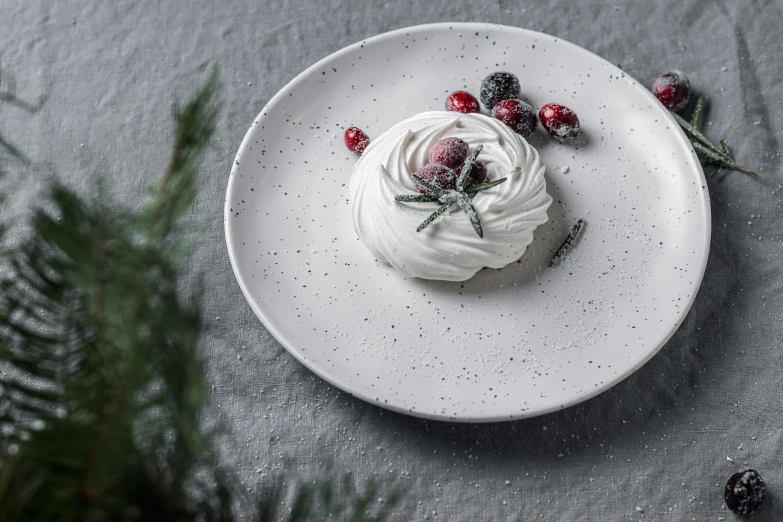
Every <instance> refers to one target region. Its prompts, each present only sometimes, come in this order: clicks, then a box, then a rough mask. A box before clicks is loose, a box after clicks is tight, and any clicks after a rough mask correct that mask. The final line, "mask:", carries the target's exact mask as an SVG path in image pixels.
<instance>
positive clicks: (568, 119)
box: [538, 103, 579, 143]
mask: <svg viewBox="0 0 783 522" xmlns="http://www.w3.org/2000/svg"><path fill="white" fill-rule="evenodd" d="M538 119H539V120H541V126H542V127H544V128H545V129H546V131H547V132H548V133H549V134H551V135H552V137H553V138H554V139H556V140H557V141H560V142H563V143H567V142H569V141H572V140H573V139H574V138H576V135H577V134H579V118H577V117H576V113H575V112H574V111H572V110H571V109H569V108H568V107H565V106H563V105H558V104H556V103H547V104H546V105H544V106H543V107H541V108H540V109H539V110H538Z"/></svg>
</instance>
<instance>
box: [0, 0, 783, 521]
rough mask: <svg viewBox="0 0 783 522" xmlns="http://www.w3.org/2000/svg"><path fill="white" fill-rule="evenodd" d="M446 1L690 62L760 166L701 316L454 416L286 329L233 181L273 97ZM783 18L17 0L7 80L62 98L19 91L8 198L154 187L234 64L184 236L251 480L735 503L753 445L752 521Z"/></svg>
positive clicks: (536, 509) (774, 412) (782, 435)
mask: <svg viewBox="0 0 783 522" xmlns="http://www.w3.org/2000/svg"><path fill="white" fill-rule="evenodd" d="M442 21H479V22H494V23H502V24H507V25H515V26H519V27H524V28H529V29H533V30H537V31H542V32H546V33H549V34H552V35H556V36H559V37H562V38H564V39H566V40H570V41H571V42H574V43H576V44H578V45H581V46H582V47H585V48H587V49H589V50H591V51H593V52H594V53H596V54H598V55H600V56H602V57H604V58H606V59H607V60H609V61H611V62H613V63H615V64H618V65H619V66H620V67H622V68H623V69H624V70H625V71H627V72H628V73H629V74H630V75H632V76H633V77H635V78H637V79H638V80H640V81H641V82H642V83H643V84H645V85H651V84H652V81H653V80H654V78H655V77H656V76H657V75H658V74H660V73H661V72H663V71H665V70H667V69H671V68H677V69H680V70H683V71H685V72H686V74H687V75H688V76H689V78H690V80H691V82H692V85H693V87H694V89H695V91H704V92H705V93H706V94H707V95H708V97H709V99H710V102H711V103H710V106H709V109H708V112H707V113H706V125H705V127H704V128H705V132H706V134H707V135H708V136H710V137H711V138H714V139H715V140H716V141H717V139H718V138H721V137H722V138H725V139H726V140H727V142H728V144H729V147H730V148H731V150H732V152H733V154H734V155H735V157H736V158H737V159H738V160H739V161H740V162H741V163H743V164H745V165H748V166H751V167H756V168H758V169H759V170H760V171H761V174H762V175H761V177H760V178H758V179H756V178H753V177H751V176H748V175H746V174H743V173H739V172H726V171H722V172H720V173H719V174H718V175H716V176H715V177H712V178H710V179H708V184H709V190H710V195H711V200H712V219H713V232H712V247H711V252H710V258H709V263H708V266H707V271H706V275H705V277H704V282H703V284H702V287H701V290H700V292H699V295H698V297H697V299H696V302H695V304H694V305H693V308H692V310H691V312H690V314H689V315H688V317H687V319H686V320H685V322H684V324H683V325H682V327H681V328H680V329H679V331H678V332H677V333H676V334H675V335H674V337H673V338H672V339H671V340H670V341H669V343H668V344H667V345H666V346H665V347H664V348H663V350H662V351H661V352H660V353H659V354H658V355H657V356H656V357H655V358H654V359H653V360H652V361H651V362H649V363H648V364H647V365H645V366H644V367H643V368H641V369H640V370H639V371H638V372H637V373H636V374H634V375H632V376H631V377H630V378H628V379H627V380H625V381H624V382H622V383H621V384H619V385H617V386H615V387H614V388H613V389H611V390H609V391H607V392H606V393H603V394H602V395H600V396H598V397H596V398H594V399H592V400H589V401H587V402H585V403H583V404H581V405H578V406H575V407H572V408H568V409H566V410H564V411H561V412H557V413H553V414H550V415H546V416H543V417H538V418H534V419H529V420H524V421H518V422H510V423H500V424H489V425H458V424H447V423H439V422H430V421H424V420H420V419H415V418H410V417H406V416H404V415H399V414H396V413H391V412H388V411H384V410H381V409H379V408H377V407H375V406H371V405H369V404H365V403H363V402H362V401H360V400H358V399H355V398H353V397H351V396H350V395H348V394H346V393H344V392H342V391H340V390H338V389H336V388H334V387H332V386H331V385H329V384H327V383H325V382H324V381H322V380H321V379H319V378H317V377H315V376H314V375H313V374H312V373H311V372H310V371H308V370H307V369H305V368H304V367H303V366H302V365H300V364H299V363H298V362H296V360H295V359H294V358H293V357H291V356H290V355H289V354H288V353H287V352H286V351H285V350H284V349H283V348H282V347H281V346H280V345H279V344H278V343H277V342H276V341H275V340H274V339H273V338H272V336H271V335H270V334H269V333H268V332H267V331H266V330H265V329H264V327H263V326H262V325H261V323H260V322H259V321H258V320H257V319H256V318H255V316H254V315H253V313H252V312H251V310H250V307H249V306H248V305H247V304H246V302H245V300H244V298H243V297H242V294H241V292H240V290H239V287H238V285H237V284H236V281H235V279H234V276H233V274H232V271H231V268H230V266H229V262H228V255H227V252H226V247H225V241H224V235H223V219H222V209H223V200H224V194H225V189H226V183H227V180H228V174H229V170H230V166H231V162H232V160H233V157H234V155H235V153H236V150H237V148H238V147H239V144H240V142H241V140H242V137H243V136H244V133H245V131H246V130H247V128H248V126H249V125H250V123H251V122H252V120H253V118H254V117H255V116H256V115H257V114H258V113H259V111H260V110H261V108H262V107H263V105H264V104H265V103H266V102H267V101H268V100H269V99H270V98H271V97H272V96H273V95H274V94H275V93H276V92H277V91H278V89H280V88H281V87H282V86H283V85H285V84H286V83H287V82H288V81H289V80H291V79H292V78H293V77H294V76H295V75H296V74H297V73H299V72H300V71H302V70H303V69H305V68H306V67H307V66H309V65H310V64H312V63H314V62H315V61H317V60H319V59H321V58H323V57H324V56H326V55H328V54H330V53H332V52H334V51H337V50H339V49H341V48H342V47H344V46H346V45H348V44H351V43H353V42H355V41H358V40H361V39H363V38H366V37H369V36H372V35H375V34H378V33H381V32H385V31H388V30H392V29H396V28H400V27H405V26H409V25H416V24H421V23H427V22H442ZM781 21H783V2H780V1H779V0H778V1H747V2H711V1H706V0H699V1H682V0H662V1H660V2H649V1H636V2H622V1H619V0H615V1H613V2H609V1H603V0H593V1H590V2H572V1H570V0H558V1H550V2H533V1H528V0H525V1H521V0H516V1H510V0H493V1H488V0H427V1H416V2H391V1H389V2H386V3H384V2H383V1H376V0H365V1H364V2H339V1H337V0H319V1H316V0H310V1H307V0H255V1H251V0H245V1H231V2H228V1H225V2H213V1H210V0H193V1H189V2H181V1H175V0H169V1H165V2H164V1H161V2H150V1H110V2H105V1H98V0H71V1H68V2H50V1H46V0H28V1H24V2H13V1H10V2H3V3H2V4H0V67H2V72H3V77H2V79H0V82H3V83H4V85H6V84H7V82H8V81H9V80H10V76H9V75H13V77H14V79H15V82H16V91H17V93H18V94H19V95H20V96H23V97H25V98H27V99H33V100H34V99H35V98H36V97H37V96H39V95H46V96H47V101H46V103H45V104H44V106H43V108H42V109H41V110H40V111H39V112H37V113H34V114H28V113H26V112H24V111H22V110H19V109H18V108H15V107H12V106H9V105H0V134H2V135H3V136H6V137H8V138H10V139H12V140H13V141H14V142H15V143H16V144H17V145H18V146H19V147H20V148H21V149H22V150H24V151H26V152H27V154H28V155H29V156H30V157H31V158H32V159H33V160H34V164H33V166H32V167H31V168H30V169H28V170H27V171H25V173H24V174H23V176H24V177H22V178H21V179H6V180H5V182H4V184H5V187H4V188H5V190H6V191H9V192H10V195H11V197H10V200H9V203H8V204H7V205H5V206H4V207H3V209H2V213H3V215H2V219H3V220H8V219H12V218H19V219H22V218H23V217H24V216H25V213H26V212H27V210H28V209H30V208H31V207H32V206H34V205H35V204H36V203H37V201H39V199H40V189H41V187H42V186H44V185H45V182H46V180H47V179H48V178H50V177H52V176H54V177H56V178H58V179H61V180H63V181H64V182H66V183H68V184H71V185H73V186H76V187H78V188H79V189H80V190H82V191H83V192H85V193H90V192H94V185H93V181H92V180H93V178H94V175H95V174H96V173H101V174H104V175H105V177H106V179H107V181H108V183H107V185H108V187H109V188H110V192H111V193H112V194H113V195H114V197H115V201H116V204H118V205H120V204H121V205H129V206H139V205H141V204H142V202H143V200H144V198H145V196H146V195H147V194H148V186H149V184H150V181H151V180H152V179H153V178H154V176H155V174H156V173H159V172H160V171H161V170H162V169H163V168H164V166H165V164H166V161H167V157H168V153H169V151H170V148H171V146H172V136H173V125H172V121H171V104H172V101H173V100H175V99H180V100H182V99H184V98H185V97H186V95H187V94H188V93H190V92H192V91H193V90H194V89H195V88H196V86H198V85H199V84H200V82H201V81H202V79H203V78H204V73H205V71H206V70H207V69H208V67H209V66H210V65H211V64H215V63H216V64H218V65H219V66H220V70H221V78H222V83H223V88H222V91H221V100H222V111H221V115H220V121H219V126H218V132H217V134H216V137H215V139H214V141H213V143H212V145H211V147H210V149H209V152H208V153H207V155H206V158H205V161H204V164H203V170H202V176H201V187H200V195H199V198H198V201H197V203H196V204H195V205H194V207H193V210H192V220H193V223H194V226H193V227H192V231H191V232H190V234H189V237H185V238H184V239H185V240H186V241H190V242H191V243H192V245H193V249H194V252H193V258H192V267H191V268H192V273H193V274H194V276H195V275H196V274H198V273H201V274H203V275H204V276H205V277H204V282H205V284H206V288H205V299H204V304H205V310H206V312H205V313H206V319H207V322H208V329H207V331H206V333H205V335H204V337H203V353H204V356H205V357H206V360H207V368H208V374H209V379H210V382H211V386H212V391H213V394H214V404H213V406H212V407H211V409H210V412H211V413H210V418H209V419H208V422H210V423H213V424H217V425H219V426H220V428H221V430H222V435H221V438H220V441H221V445H220V461H221V465H222V466H224V467H225V469H226V470H229V471H231V472H233V473H235V474H236V475H237V476H238V477H239V479H240V480H241V482H242V483H243V484H245V485H246V486H247V488H248V490H249V491H250V492H254V491H256V490H257V488H258V487H259V485H260V484H261V483H262V482H263V480H265V479H266V478H267V477H269V476H273V475H275V474H276V473H278V472H281V471H286V472H287V473H288V477H289V479H291V480H294V479H296V480H301V481H309V480H312V478H313V477H315V476H316V475H318V474H319V473H322V472H323V469H324V466H325V465H330V466H331V467H332V470H333V473H342V472H345V471H350V472H351V473H352V474H353V475H354V476H355V477H356V478H357V479H358V480H359V481H360V482H361V481H362V480H363V479H364V478H365V477H368V476H370V475H374V476H376V477H378V478H379V479H380V481H381V483H382V484H384V485H388V484H390V483H391V482H392V481H395V482H396V483H397V484H399V485H401V486H402V487H404V488H406V489H407V494H406V495H405V496H404V498H403V501H402V503H401V504H400V505H399V506H398V507H397V508H396V509H395V512H394V515H395V516H394V519H395V520H424V519H431V520H538V519H541V520H595V521H607V520H732V519H733V518H734V515H733V514H732V513H731V512H729V511H728V510H727V509H725V507H724V503H723V484H724V483H725V481H726V479H727V478H728V477H729V475H731V474H732V473H734V472H735V471H739V470H741V469H746V468H748V467H752V468H754V469H756V470H758V471H759V472H760V473H761V475H762V476H763V478H764V479H765V481H766V483H767V489H768V498H767V500H766V501H765V505H764V506H763V508H762V509H761V511H760V512H759V513H757V514H756V515H754V516H753V519H754V520H756V521H779V520H783V502H781V500H780V499H781V498H783V462H782V461H781V458H780V457H781V455H783V429H781V428H782V427H783V421H782V420H781V416H780V408H781V405H782V404H783V387H782V386H781V385H782V384H783V349H781V344H782V341H781V340H782V339H783V323H781V321H780V320H779V318H780V316H781V305H782V304H783V298H781V286H782V285H783V256H781V253H783V243H781V232H780V231H781V229H783V213H782V212H781V210H783V209H782V207H783V204H782V203H781V201H782V200H783V198H782V197H781V196H782V195H783V194H781V183H783V181H781V178H782V177H783V168H782V167H781V158H780V152H779V150H780V147H779V141H780V140H781V139H783V104H781V100H783V65H782V64H781V59H780V57H781V55H783V40H781V39H780V35H779V25H780V23H781ZM705 171H706V172H707V173H708V174H710V173H711V172H713V171H714V169H713V168H711V167H707V168H705ZM17 230H18V231H19V232H18V233H23V228H21V229H17Z"/></svg>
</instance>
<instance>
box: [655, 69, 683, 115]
mask: <svg viewBox="0 0 783 522" xmlns="http://www.w3.org/2000/svg"><path fill="white" fill-rule="evenodd" d="M652 93H653V94H654V95H655V97H656V98H658V100H660V102H661V103H662V104H663V106H664V107H666V108H667V109H671V110H673V111H679V110H680V109H682V108H683V107H685V106H686V105H688V100H689V99H690V97H691V82H689V81H688V78H686V77H685V75H684V74H682V73H681V72H680V71H669V72H666V73H663V74H662V75H660V76H659V77H658V79H657V80H655V83H653V86H652Z"/></svg>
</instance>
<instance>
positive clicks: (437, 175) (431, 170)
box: [416, 163, 457, 196]
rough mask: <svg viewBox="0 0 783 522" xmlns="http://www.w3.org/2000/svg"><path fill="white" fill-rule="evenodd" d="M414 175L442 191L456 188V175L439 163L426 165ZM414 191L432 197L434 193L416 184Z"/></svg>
mask: <svg viewBox="0 0 783 522" xmlns="http://www.w3.org/2000/svg"><path fill="white" fill-rule="evenodd" d="M416 175H417V176H418V177H420V178H421V179H423V180H425V181H429V182H430V183H432V184H433V185H435V186H437V187H440V188H443V189H455V188H457V173H456V172H454V171H453V170H452V169H450V168H448V167H447V166H445V165H441V164H440V163H428V164H427V165H424V166H423V167H422V168H420V169H419V170H417V171H416ZM416 190H418V191H419V192H420V193H422V194H427V195H428V196H434V195H435V193H434V192H433V191H431V190H430V189H428V188H427V187H425V186H423V185H420V184H419V183H418V182H416Z"/></svg>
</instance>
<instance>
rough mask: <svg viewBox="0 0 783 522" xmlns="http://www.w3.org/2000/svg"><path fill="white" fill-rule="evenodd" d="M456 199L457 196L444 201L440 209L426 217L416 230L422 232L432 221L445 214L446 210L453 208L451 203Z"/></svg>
mask: <svg viewBox="0 0 783 522" xmlns="http://www.w3.org/2000/svg"><path fill="white" fill-rule="evenodd" d="M456 201H457V198H454V197H451V198H448V199H447V200H446V202H445V203H443V204H442V205H441V206H440V207H438V210H436V211H435V212H433V213H432V214H430V217H428V218H427V219H425V220H424V221H423V222H422V224H421V225H419V226H418V227H417V228H416V232H421V231H422V230H424V229H425V228H427V227H428V226H430V223H432V222H433V221H435V220H436V219H438V218H439V217H440V216H441V215H443V213H444V212H446V211H447V210H448V209H449V208H451V205H453V204H454V202H456Z"/></svg>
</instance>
